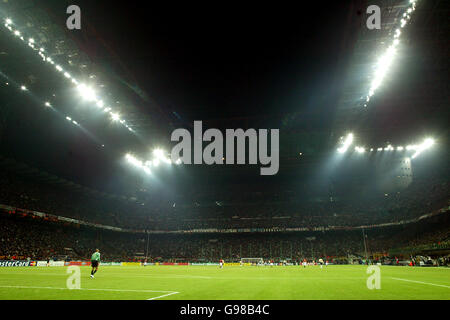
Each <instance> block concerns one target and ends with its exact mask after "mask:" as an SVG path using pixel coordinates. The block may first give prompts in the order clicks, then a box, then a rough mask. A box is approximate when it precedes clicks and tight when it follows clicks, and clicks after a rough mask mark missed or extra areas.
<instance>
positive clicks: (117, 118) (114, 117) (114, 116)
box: [111, 112, 120, 121]
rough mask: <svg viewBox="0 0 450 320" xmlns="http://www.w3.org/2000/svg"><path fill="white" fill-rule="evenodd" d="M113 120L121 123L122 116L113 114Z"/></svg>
mask: <svg viewBox="0 0 450 320" xmlns="http://www.w3.org/2000/svg"><path fill="white" fill-rule="evenodd" d="M111 119H113V121H119V120H120V116H119V114H118V113H113V112H111Z"/></svg>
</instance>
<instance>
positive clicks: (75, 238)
mask: <svg viewBox="0 0 450 320" xmlns="http://www.w3.org/2000/svg"><path fill="white" fill-rule="evenodd" d="M449 226H450V218H449V217H448V214H442V215H439V216H435V217H432V218H429V219H426V220H422V221H420V222H417V223H412V224H408V225H402V226H394V227H384V228H373V229H367V230H365V233H364V234H365V235H366V241H365V242H366V243H365V244H364V240H363V239H364V238H363V234H362V232H361V230H351V231H344V230H341V231H327V232H309V231H307V232H284V233H279V232H278V233H271V232H268V233H205V234H197V233H193V234H149V235H146V234H142V233H128V232H116V231H109V230H103V229H98V228H94V227H88V226H78V225H74V224H68V223H61V222H52V221H46V220H43V219H41V218H38V217H30V216H23V215H21V214H11V213H5V212H3V213H0V260H2V259H7V260H8V259H12V258H13V257H14V258H16V259H27V258H30V259H32V260H47V259H48V258H54V257H64V258H65V259H75V260H78V259H82V260H88V259H89V257H90V255H91V254H92V252H93V251H94V250H95V249H96V248H99V249H100V250H101V253H102V260H103V261H129V260H142V259H143V258H144V257H145V256H148V257H150V259H149V260H150V261H172V262H183V261H189V262H196V261H198V262H203V261H205V262H206V261H215V262H216V261H218V260H219V259H221V258H223V259H225V260H228V261H239V259H240V258H242V257H261V258H264V259H277V260H281V259H292V261H299V260H301V259H303V258H308V259H312V258H318V257H322V258H327V259H330V260H332V259H341V258H343V257H344V258H345V257H349V256H359V257H364V256H365V252H366V250H367V253H368V255H370V256H372V255H375V254H377V255H386V254H388V253H389V251H390V249H392V248H398V247H407V246H413V245H420V244H436V243H448V242H449V240H450V228H449ZM448 247H449V248H450V245H449V246H448Z"/></svg>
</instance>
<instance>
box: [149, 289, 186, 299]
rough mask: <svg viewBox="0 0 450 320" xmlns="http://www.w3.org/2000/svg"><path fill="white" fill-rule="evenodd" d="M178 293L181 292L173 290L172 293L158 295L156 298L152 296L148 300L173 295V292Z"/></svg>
mask: <svg viewBox="0 0 450 320" xmlns="http://www.w3.org/2000/svg"><path fill="white" fill-rule="evenodd" d="M177 293H179V292H175V291H174V292H171V293H168V294H163V295H162V296H157V297H154V298H150V299H147V300H156V299H159V298H163V297H167V296H171V295H173V294H177Z"/></svg>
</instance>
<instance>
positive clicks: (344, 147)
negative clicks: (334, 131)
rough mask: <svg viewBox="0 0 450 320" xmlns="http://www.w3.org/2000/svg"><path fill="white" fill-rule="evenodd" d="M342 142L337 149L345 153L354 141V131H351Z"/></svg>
mask: <svg viewBox="0 0 450 320" xmlns="http://www.w3.org/2000/svg"><path fill="white" fill-rule="evenodd" d="M341 139H342V138H341ZM341 143H342V147H340V148H338V149H337V151H338V152H339V153H345V152H346V151H347V149H348V147H350V145H351V144H352V143H353V133H349V134H348V135H347V137H346V138H345V140H344V141H343V142H341Z"/></svg>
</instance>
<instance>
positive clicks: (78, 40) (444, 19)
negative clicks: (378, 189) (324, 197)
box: [0, 0, 450, 181]
mask: <svg viewBox="0 0 450 320" xmlns="http://www.w3.org/2000/svg"><path fill="white" fill-rule="evenodd" d="M408 3H409V1H407V0H392V1H381V0H380V1H370V2H368V1H367V2H365V1H361V2H360V4H359V8H356V7H355V12H356V11H357V10H360V11H361V10H362V11H363V12H364V11H365V8H366V7H367V6H368V5H372V4H376V5H378V6H380V8H381V14H382V19H381V30H368V29H367V28H366V25H365V22H366V21H365V15H364V14H361V15H360V17H359V18H357V19H356V20H354V21H353V23H354V25H353V26H354V27H358V30H359V32H358V38H357V41H356V42H355V43H352V42H350V41H349V42H347V43H345V45H349V46H353V55H352V57H351V59H350V60H349V61H346V62H345V63H346V64H347V66H348V68H347V70H348V72H347V73H346V76H345V77H344V79H339V80H338V81H344V83H345V90H344V91H343V92H342V93H341V97H340V99H339V101H337V108H336V114H335V117H334V119H335V121H334V124H333V126H332V128H329V129H322V128H321V129H315V128H314V126H313V125H309V123H311V121H310V120H311V119H314V118H317V117H320V115H317V114H313V113H312V114H304V113H302V114H301V115H300V114H284V115H283V116H277V117H272V116H270V115H260V116H254V117H242V118H238V119H237V118H231V119H223V118H222V119H206V120H205V121H206V122H207V123H208V124H209V126H210V127H218V128H220V127H231V128H233V127H234V128H236V127H240V126H241V127H244V128H245V127H246V126H247V125H248V124H251V125H252V126H254V127H258V126H259V127H263V126H264V125H266V127H267V126H268V127H279V128H280V131H281V136H280V146H281V147H280V163H281V167H282V168H288V169H289V168H293V167H302V168H307V170H308V168H309V167H311V166H315V165H316V164H317V163H318V159H320V158H322V157H324V155H325V156H326V155H328V154H331V153H333V152H335V150H336V143H337V141H338V138H339V136H341V135H343V134H344V133H345V132H346V131H348V130H357V133H358V134H360V135H361V136H365V137H366V138H368V137H371V138H372V139H371V140H370V142H372V143H379V144H384V143H386V141H387V138H388V137H385V136H383V134H382V132H381V131H380V130H377V129H376V128H375V127H374V126H372V127H371V126H366V125H365V122H364V121H365V120H366V119H368V118H371V117H372V118H373V117H376V116H378V114H377V113H376V112H377V111H376V110H373V109H374V108H375V109H376V107H377V106H374V105H375V102H376V101H372V102H371V104H370V105H369V106H368V107H367V108H364V106H363V105H364V97H365V95H366V94H367V91H368V88H369V87H370V73H371V66H373V64H374V62H375V61H376V59H377V55H378V54H380V52H381V51H382V50H383V49H384V48H385V47H384V44H385V43H387V42H388V41H390V40H391V39H392V34H393V32H394V31H395V27H396V26H397V25H398V23H399V20H400V19H401V17H402V14H403V13H404V11H405V8H407V6H408ZM70 4H71V3H70V1H60V2H59V5H60V6H61V8H64V7H67V6H68V5H70ZM449 8H450V3H449V2H448V1H444V0H436V1H419V3H418V6H417V10H416V12H415V14H414V17H413V19H412V22H411V23H409V25H408V27H407V29H406V31H405V34H404V35H403V37H402V41H404V42H406V43H409V42H411V41H414V35H417V34H422V35H423V34H426V33H428V34H430V35H432V37H428V38H427V37H425V38H427V41H428V42H427V43H421V47H422V48H423V50H425V51H426V50H428V48H436V47H439V48H440V49H439V50H442V51H443V55H442V56H441V57H440V59H437V60H436V59H435V60H433V61H420V59H421V58H420V55H419V54H417V53H416V52H411V51H407V50H403V51H402V52H401V53H400V54H399V57H397V59H396V62H395V63H399V64H407V63H408V64H411V65H414V64H417V63H420V64H423V65H426V66H427V65H428V67H429V68H431V69H433V68H434V69H435V70H440V71H439V72H441V73H442V72H445V71H446V72H447V74H448V67H449V61H448V56H449V54H448V53H449V44H448V30H449V22H448V15H449V11H450V10H449ZM0 10H1V11H0V14H1V18H2V19H5V18H7V16H8V15H11V16H12V17H14V21H15V22H16V23H17V24H20V25H21V30H23V32H24V33H26V32H29V33H30V34H33V36H34V38H35V39H36V41H37V42H39V43H40V44H42V45H44V46H45V47H46V51H47V52H48V53H49V54H50V56H51V57H52V58H53V59H54V60H55V61H62V62H67V61H69V64H70V71H71V73H73V74H74V75H77V74H80V75H81V74H82V75H90V76H92V77H95V79H96V80H97V82H98V83H101V84H102V85H103V86H104V89H105V92H109V94H111V93H113V96H114V99H116V100H117V101H118V102H119V103H118V105H119V107H118V108H119V109H120V112H121V114H123V115H124V117H125V118H126V120H127V123H128V124H129V126H130V127H131V128H132V129H133V130H134V131H135V132H136V135H135V136H127V138H123V136H126V135H128V134H129V133H128V132H120V133H117V134H112V133H111V136H110V137H109V139H110V141H111V140H114V141H115V142H116V145H117V148H118V149H120V152H122V154H124V151H125V150H126V148H128V150H133V149H134V148H136V149H137V150H136V151H138V150H139V148H143V147H142V143H143V142H145V143H148V142H150V143H155V144H157V143H163V142H161V141H167V140H168V137H169V132H170V131H171V129H173V128H176V127H179V123H177V119H176V118H174V117H173V115H171V114H170V113H169V112H168V111H166V110H164V109H163V108H161V107H160V106H158V104H157V103H156V102H155V101H153V100H152V99H151V98H150V97H149V95H151V93H149V95H147V94H146V93H144V92H143V91H142V90H141V89H140V88H139V85H138V84H137V83H136V82H135V80H134V79H133V76H132V75H131V74H130V73H129V72H128V71H127V70H126V62H122V61H120V58H119V57H117V55H115V54H114V52H113V50H111V49H110V48H108V46H107V45H106V44H105V45H104V52H91V51H90V50H89V47H88V46H87V45H86V43H87V40H88V38H89V37H96V40H97V41H101V38H100V37H99V36H98V35H96V34H95V30H93V28H90V27H89V24H88V22H86V21H85V22H84V23H86V24H87V25H86V28H84V29H83V31H82V32H81V33H79V34H77V35H73V33H70V32H68V31H67V30H66V29H65V28H63V26H65V21H64V20H62V18H56V17H55V16H54V15H53V13H52V11H51V10H48V9H46V8H45V7H42V6H40V5H39V2H38V1H33V0H17V1H6V2H2V3H1V4H0ZM84 30H87V31H84ZM1 32H2V33H3V32H4V31H1ZM2 37H3V35H2ZM422 38H424V37H422ZM24 50H25V49H23V48H20V47H19V45H18V44H14V45H12V46H11V47H9V48H8V49H7V50H6V51H3V52H0V57H1V58H2V59H0V68H1V70H2V72H4V73H6V74H14V75H16V77H18V76H17V75H21V77H22V78H24V79H27V82H28V83H29V84H30V85H31V86H33V85H35V87H36V93H38V94H39V93H40V91H41V90H42V91H43V92H45V90H48V87H50V88H52V90H54V91H55V92H56V93H58V91H64V86H63V85H62V84H61V81H60V76H59V75H56V74H54V73H53V72H48V71H47V69H46V66H40V65H35V64H36V62H37V61H38V60H37V59H34V58H29V56H28V53H27V52H22V51H24ZM25 51H26V50H25ZM99 56H105V57H106V58H100V59H98V58H96V57H99ZM446 57H447V58H446ZM107 63H110V64H109V65H108V64H107ZM28 67H30V68H28ZM112 70H114V71H112ZM44 78H45V84H43V83H41V84H37V83H36V82H42V80H43V79H44ZM388 78H389V83H395V82H396V81H397V82H400V81H403V79H396V78H395V75H394V76H392V77H390V76H389V75H388ZM432 81H433V82H430V83H428V84H427V86H429V87H430V88H433V90H432V91H433V92H443V93H445V92H448V83H444V82H439V81H435V80H434V79H433V80H432ZM28 83H27V84H28ZM2 85H4V83H3V84H2ZM46 94H48V93H46ZM379 96H383V92H382V88H381V89H380V90H379V92H377V93H376V94H375V96H374V99H373V100H377V99H379ZM418 99H420V93H413V92H412V93H411V97H410V98H409V100H408V101H403V103H405V104H407V103H415V104H418V103H419V102H420V101H418ZM422 103H427V104H430V99H429V98H427V99H426V101H422ZM431 103H432V105H431V107H430V108H431V109H433V110H438V109H439V108H440V110H441V111H442V112H444V114H445V112H447V111H446V109H447V108H446V107H445V103H448V94H447V95H445V94H441V95H435V99H434V100H433V101H431ZM391 104H392V105H393V107H392V108H394V104H395V102H391ZM1 116H2V117H3V118H4V119H3V123H4V122H6V121H7V119H5V117H6V116H5V115H1ZM380 117H389V113H387V115H380ZM440 117H442V115H440ZM444 117H445V116H444ZM89 121H90V120H89V119H88V117H86V118H84V119H83V118H82V119H80V121H79V122H81V124H84V123H89ZM230 123H231V124H232V125H231V126H229V125H228V124H230ZM355 124H359V125H360V127H357V126H356V127H355ZM395 125H398V126H399V127H400V126H403V127H404V126H405V124H404V123H397V124H393V126H395ZM92 126H93V125H92ZM87 127H89V125H88V124H87ZM0 130H1V128H0ZM114 130H115V129H114ZM111 131H113V130H111ZM0 132H1V131H0ZM380 133H381V134H380ZM400 136H401V135H400ZM404 138H405V137H404ZM116 139H117V140H116ZM400 139H401V138H400ZM368 140H369V139H368ZM406 142H407V141H406V138H405V139H403V140H400V141H399V143H406ZM147 147H148V145H145V146H144V148H147ZM225 168H226V167H225V166H216V167H214V168H208V169H206V170H208V172H207V173H205V174H206V175H208V174H210V173H211V171H212V172H213V174H214V175H218V174H221V173H222V171H227V172H229V170H226V169H225ZM191 170H192V171H193V172H194V173H196V174H202V173H204V169H200V168H192V169H191ZM233 170H234V172H235V173H236V174H237V175H241V174H242V173H243V172H244V171H245V170H247V166H242V167H235V168H234V169H233ZM288 171H289V170H285V171H284V172H288ZM288 174H289V173H288ZM50 180H52V179H50ZM55 181H57V180H55Z"/></svg>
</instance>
